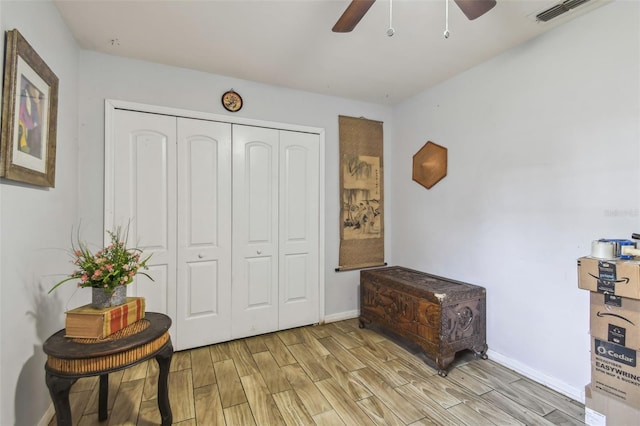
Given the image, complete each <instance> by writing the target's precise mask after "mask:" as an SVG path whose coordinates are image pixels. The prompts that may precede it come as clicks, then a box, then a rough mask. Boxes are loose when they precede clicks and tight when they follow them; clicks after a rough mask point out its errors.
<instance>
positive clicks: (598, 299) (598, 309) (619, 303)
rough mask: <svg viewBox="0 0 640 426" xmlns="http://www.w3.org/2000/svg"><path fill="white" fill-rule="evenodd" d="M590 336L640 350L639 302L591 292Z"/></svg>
mask: <svg viewBox="0 0 640 426" xmlns="http://www.w3.org/2000/svg"><path fill="white" fill-rule="evenodd" d="M590 323H591V336H593V337H597V338H599V339H601V340H606V341H607V342H612V343H615V344H618V345H621V346H626V347H628V348H632V349H635V350H636V351H637V350H640V300H636V299H629V298H627V297H620V296H615V295H610V294H601V293H594V292H591V321H590Z"/></svg>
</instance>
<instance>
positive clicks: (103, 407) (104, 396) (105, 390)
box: [98, 374, 109, 422]
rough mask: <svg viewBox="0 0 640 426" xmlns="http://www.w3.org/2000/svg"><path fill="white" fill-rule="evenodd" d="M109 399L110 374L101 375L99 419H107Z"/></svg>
mask: <svg viewBox="0 0 640 426" xmlns="http://www.w3.org/2000/svg"><path fill="white" fill-rule="evenodd" d="M108 401H109V375H108V374H101V375H100V389H99V391H98V420H100V421H101V422H102V421H104V420H107V415H108V413H107V402H108Z"/></svg>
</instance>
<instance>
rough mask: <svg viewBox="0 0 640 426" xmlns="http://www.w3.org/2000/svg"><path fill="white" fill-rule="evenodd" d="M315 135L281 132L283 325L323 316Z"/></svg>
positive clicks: (280, 316) (299, 324)
mask: <svg viewBox="0 0 640 426" xmlns="http://www.w3.org/2000/svg"><path fill="white" fill-rule="evenodd" d="M319 155H320V137H319V136H318V135H317V134H309V133H300V132H291V131H281V132H280V211H279V214H280V218H279V220H280V226H279V228H280V229H279V235H280V244H279V253H280V280H279V281H280V285H279V299H280V306H279V312H278V314H279V321H278V326H279V328H280V329H286V328H291V327H297V326H301V325H307V324H312V323H316V322H318V321H319V319H320V306H319V305H320V304H319V290H318V244H319V240H318V239H319V235H318V230H319V215H320V211H319V198H318V197H319V186H318V179H319Z"/></svg>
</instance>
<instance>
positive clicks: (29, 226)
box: [0, 1, 79, 426]
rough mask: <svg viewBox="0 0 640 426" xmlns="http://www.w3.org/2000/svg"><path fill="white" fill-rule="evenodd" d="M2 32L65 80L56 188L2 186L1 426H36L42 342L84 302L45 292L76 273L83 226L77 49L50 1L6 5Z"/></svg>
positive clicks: (66, 292) (44, 400) (42, 392)
mask: <svg viewBox="0 0 640 426" xmlns="http://www.w3.org/2000/svg"><path fill="white" fill-rule="evenodd" d="M1 26H2V30H3V32H4V31H5V30H10V29H13V28H17V29H18V30H19V31H20V32H21V34H22V35H23V36H24V37H25V38H26V40H27V41H28V42H29V43H30V44H31V46H32V47H33V48H34V49H35V50H36V52H38V54H39V55H40V56H41V57H42V59H43V60H44V61H45V62H46V63H47V64H48V65H49V67H50V68H51V69H52V70H53V72H54V73H55V74H56V75H57V76H58V78H59V79H60V86H59V99H58V127H57V128H58V137H57V144H58V146H57V155H56V157H57V162H56V187H55V188H53V189H43V188H41V187H36V186H32V185H26V184H21V183H18V182H12V181H9V180H5V179H1V180H0V234H1V235H2V238H1V242H0V247H1V253H2V256H1V258H0V266H1V270H0V288H1V289H2V295H1V296H2V297H1V298H0V306H1V308H0V324H1V326H0V327H1V331H0V333H1V336H2V338H1V340H0V360H1V365H0V369H1V382H2V383H1V386H0V401H1V402H0V403H1V407H2V408H1V414H0V424H2V425H13V424H15V425H25V426H33V425H35V424H37V422H38V421H39V420H40V418H41V417H42V415H43V413H44V412H45V411H46V410H47V408H48V407H49V404H50V398H49V393H48V391H47V388H46V386H45V382H44V363H45V357H44V354H43V352H42V343H43V342H44V340H45V339H46V338H47V337H48V336H49V335H50V334H51V333H53V332H54V331H57V330H59V329H60V328H62V327H63V324H64V323H63V319H64V309H65V305H66V304H67V303H69V304H71V306H75V305H77V304H78V302H77V301H76V299H75V298H74V297H73V296H72V294H73V292H74V289H73V288H72V287H73V286H72V285H70V286H69V288H64V289H61V290H60V291H57V292H56V293H55V294H52V295H48V294H47V291H48V289H49V288H50V287H51V285H52V284H53V283H54V282H55V281H56V280H58V279H60V278H61V276H60V275H56V274H66V273H68V272H70V268H71V265H70V263H69V260H70V257H69V256H67V253H66V252H65V250H66V249H67V248H69V241H70V236H71V229H72V227H73V226H74V225H77V197H78V192H77V190H78V186H77V177H78V175H77V167H76V164H77V151H78V139H77V88H76V80H77V69H78V53H79V51H78V48H77V47H76V44H75V42H74V40H73V38H72V37H71V35H70V34H69V32H68V30H67V28H66V26H65V25H64V23H63V22H62V20H61V19H60V16H59V14H58V11H57V9H56V8H55V7H54V6H53V4H52V3H50V2H49V1H44V2H42V1H38V2H35V1H31V2H27V1H21V2H12V1H3V2H2V8H1ZM3 40H4V35H3ZM2 45H4V42H3V43H2ZM3 57H4V54H3Z"/></svg>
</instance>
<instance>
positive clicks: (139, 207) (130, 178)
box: [105, 110, 176, 318]
mask: <svg viewBox="0 0 640 426" xmlns="http://www.w3.org/2000/svg"><path fill="white" fill-rule="evenodd" d="M113 131H114V134H113V143H114V146H113V165H112V166H111V167H112V179H113V185H112V186H111V191H110V192H109V195H110V196H111V197H112V199H111V200H107V201H106V202H105V205H107V206H111V211H107V213H108V214H109V216H110V217H107V218H106V225H107V227H110V226H122V227H123V228H124V227H126V226H127V224H129V241H128V242H129V244H130V245H136V246H137V247H139V248H141V249H143V251H144V253H143V255H144V256H148V255H149V254H152V257H151V260H150V261H149V262H148V266H149V271H147V272H148V273H149V275H151V276H152V277H153V279H154V280H155V282H151V281H150V280H149V279H147V278H146V277H144V276H142V275H137V276H136V279H135V281H134V283H132V284H131V285H129V288H128V289H127V294H128V295H129V296H142V297H144V298H145V299H146V309H147V311H155V312H162V313H166V314H168V315H169V316H171V317H172V318H175V285H173V282H174V281H175V271H176V269H175V268H176V250H175V247H176V242H175V238H176V215H175V204H176V199H175V194H176V163H175V158H176V155H175V153H176V119H175V117H168V116H163V115H157V114H145V113H139V112H131V111H122V110H116V111H115V113H114V126H113ZM107 229H108V228H107Z"/></svg>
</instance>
